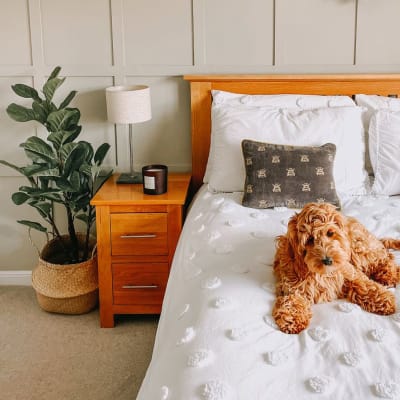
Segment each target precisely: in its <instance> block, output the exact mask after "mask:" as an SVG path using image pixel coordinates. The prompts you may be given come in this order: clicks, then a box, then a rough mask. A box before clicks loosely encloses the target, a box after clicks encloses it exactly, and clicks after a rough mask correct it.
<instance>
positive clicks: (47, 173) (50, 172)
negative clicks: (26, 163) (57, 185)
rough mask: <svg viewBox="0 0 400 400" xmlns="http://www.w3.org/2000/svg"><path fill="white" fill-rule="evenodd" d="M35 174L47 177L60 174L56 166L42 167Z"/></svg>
mask: <svg viewBox="0 0 400 400" xmlns="http://www.w3.org/2000/svg"><path fill="white" fill-rule="evenodd" d="M34 175H35V176H40V177H42V178H43V177H48V178H54V177H59V176H60V171H59V169H58V168H49V167H46V168H43V169H41V170H39V171H37V172H35V174H34Z"/></svg>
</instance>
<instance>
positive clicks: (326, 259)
mask: <svg viewBox="0 0 400 400" xmlns="http://www.w3.org/2000/svg"><path fill="white" fill-rule="evenodd" d="M322 263H323V264H324V265H332V264H333V260H332V258H331V257H328V256H326V257H324V258H323V259H322Z"/></svg>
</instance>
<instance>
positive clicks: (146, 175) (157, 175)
mask: <svg viewBox="0 0 400 400" xmlns="http://www.w3.org/2000/svg"><path fill="white" fill-rule="evenodd" d="M142 175H143V192H144V193H145V194H162V193H165V192H166V191H167V190H168V167H167V166H166V165H161V164H152V165H146V166H145V167H143V168H142Z"/></svg>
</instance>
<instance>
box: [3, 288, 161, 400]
mask: <svg viewBox="0 0 400 400" xmlns="http://www.w3.org/2000/svg"><path fill="white" fill-rule="evenodd" d="M116 322H117V323H116V327H115V328H113V329H101V328H100V327H99V315H98V310H95V311H92V312H90V313H88V314H85V315H77V316H66V315H58V314H50V313H47V312H45V311H42V310H41V309H40V308H39V306H38V305H37V303H36V299H35V294H34V291H33V289H32V288H29V287H22V286H0V398H1V399H7V400H14V399H18V400H36V399H37V400H39V399H40V400H81V399H82V400H83V399H84V400H91V399H93V400H128V399H129V400H134V399H136V395H137V392H138V390H139V387H140V384H141V382H142V380H143V377H144V374H145V372H146V369H147V366H148V364H149V362H150V358H151V352H152V348H153V343H154V337H155V332H156V328H157V322H158V317H156V316H126V317H119V318H118V317H117V320H116Z"/></svg>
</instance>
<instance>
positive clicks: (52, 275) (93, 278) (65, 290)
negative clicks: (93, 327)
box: [32, 235, 99, 314]
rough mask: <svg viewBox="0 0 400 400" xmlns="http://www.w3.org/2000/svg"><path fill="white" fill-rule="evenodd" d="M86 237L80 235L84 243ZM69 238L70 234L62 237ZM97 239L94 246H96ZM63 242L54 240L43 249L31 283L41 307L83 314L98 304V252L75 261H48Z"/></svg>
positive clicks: (58, 311)
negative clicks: (70, 262) (82, 260)
mask: <svg viewBox="0 0 400 400" xmlns="http://www.w3.org/2000/svg"><path fill="white" fill-rule="evenodd" d="M83 239H84V236H83V235H78V240H79V242H80V243H83ZM63 241H68V236H64V237H63ZM94 243H95V241H94V239H93V240H92V243H91V246H90V247H91V248H92V249H93V247H94ZM59 249H60V244H59V241H57V240H52V241H50V242H49V243H47V244H46V246H45V247H44V248H43V250H42V252H41V254H40V257H39V262H38V266H37V267H36V268H35V269H34V270H33V272H32V286H33V288H34V289H35V291H36V298H37V300H38V303H39V305H40V307H41V308H42V309H43V310H45V311H48V312H54V313H60V314H84V313H87V312H89V311H91V310H92V309H93V308H95V307H96V305H97V303H98V287H99V285H98V279H97V255H96V254H95V255H93V256H92V257H91V258H90V259H89V260H87V261H84V262H80V263H76V264H67V265H64V264H53V263H51V262H48V261H46V260H47V259H52V258H53V257H52V254H53V253H54V252H57V251H59Z"/></svg>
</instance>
